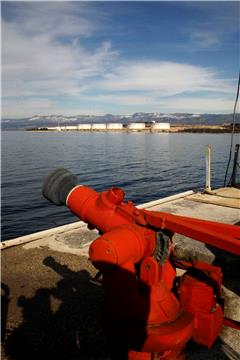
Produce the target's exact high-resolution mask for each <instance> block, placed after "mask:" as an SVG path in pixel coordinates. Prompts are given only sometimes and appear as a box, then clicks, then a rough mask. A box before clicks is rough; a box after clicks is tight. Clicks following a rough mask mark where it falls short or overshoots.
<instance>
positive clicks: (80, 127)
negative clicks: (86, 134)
mask: <svg viewBox="0 0 240 360" xmlns="http://www.w3.org/2000/svg"><path fill="white" fill-rule="evenodd" d="M78 130H91V124H78Z"/></svg>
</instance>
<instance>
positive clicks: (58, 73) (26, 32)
mask: <svg viewBox="0 0 240 360" xmlns="http://www.w3.org/2000/svg"><path fill="white" fill-rule="evenodd" d="M35 5H36V4H34V6H32V5H31V4H30V6H29V7H28V6H27V7H25V11H24V12H21V11H20V12H19V13H18V14H17V16H16V17H14V21H13V20H12V21H9V20H8V21H6V20H3V21H2V37H3V46H2V67H3V96H5V97H14V96H19V95H21V96H43V95H45V96H58V95H62V94H65V95H70V96H72V95H74V94H75V95H76V94H78V93H80V92H81V91H82V89H84V88H85V85H86V78H89V77H90V78H91V77H94V76H99V75H100V74H102V73H104V72H105V71H106V68H107V67H108V66H109V64H110V62H111V60H112V59H113V58H114V56H115V55H116V52H114V51H113V50H112V48H111V43H110V42H107V41H106V42H102V43H100V44H98V46H96V47H95V48H93V49H92V50H87V49H86V48H85V47H84V46H83V45H82V44H81V42H82V40H83V39H84V38H85V37H86V36H90V34H91V32H92V31H93V29H94V24H93V22H90V21H89V20H87V19H86V18H85V17H84V11H83V14H81V13H79V5H78V6H76V5H74V4H73V3H71V4H68V6H66V4H64V3H57V4H56V5H55V4H53V3H48V4H46V5H47V6H46V7H44V6H39V5H38V6H37V7H35ZM20 9H21V7H20ZM80 9H83V10H84V6H83V7H82V5H81V7H80ZM77 11H78V12H77Z"/></svg>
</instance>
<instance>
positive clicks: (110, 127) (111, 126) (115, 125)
mask: <svg viewBox="0 0 240 360" xmlns="http://www.w3.org/2000/svg"><path fill="white" fill-rule="evenodd" d="M122 129H123V124H120V123H109V124H107V130H122Z"/></svg>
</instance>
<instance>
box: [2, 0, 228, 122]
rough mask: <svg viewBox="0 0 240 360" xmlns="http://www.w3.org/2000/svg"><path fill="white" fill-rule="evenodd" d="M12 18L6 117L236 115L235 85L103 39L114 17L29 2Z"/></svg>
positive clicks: (79, 6) (82, 7)
mask: <svg viewBox="0 0 240 360" xmlns="http://www.w3.org/2000/svg"><path fill="white" fill-rule="evenodd" d="M8 14H9V16H8V17H6V16H5V17H3V21H2V38H3V45H2V69H3V72H2V80H3V85H2V93H3V101H2V112H3V117H23V116H32V115H33V114H40V115H41V114H42V115H46V114H50V113H63V114H69V115H71V114H81V113H104V112H106V113H107V112H112V113H129V112H134V111H167V112H175V111H186V112H187V111H189V112H194V111H196V112H231V110H232V101H231V97H232V95H233V93H234V86H233V85H234V82H233V80H232V79H226V78H223V77H222V76H221V74H219V73H218V71H216V70H214V69H212V68H208V67H205V66H196V65H192V64H191V63H181V62H174V61H162V60H161V59H159V58H158V59H139V58H136V59H132V58H131V59H127V58H123V56H122V54H121V51H120V50H119V49H118V48H117V46H116V45H114V44H112V42H111V37H110V36H109V38H107V37H105V38H104V39H100V40H98V39H97V34H98V31H99V30H100V29H101V26H103V25H102V23H103V22H104V21H107V19H106V18H105V17H104V14H101V13H99V12H98V11H96V9H95V8H94V7H90V8H89V7H88V6H87V3H73V2H71V3H66V2H63V3H57V4H55V3H53V2H52V3H47V4H44V3H25V5H24V6H23V5H22V4H20V5H19V6H17V7H16V8H15V10H14V8H13V7H10V9H9V10H8ZM192 37H193V38H194V37H195V39H197V40H198V42H200V43H201V42H204V43H205V44H207V46H211V45H214V44H215V43H218V41H219V39H218V38H216V37H214V36H213V34H210V33H207V32H205V33H199V34H197V33H193V34H192ZM96 39H97V40H96ZM88 44H91V46H89V45H88Z"/></svg>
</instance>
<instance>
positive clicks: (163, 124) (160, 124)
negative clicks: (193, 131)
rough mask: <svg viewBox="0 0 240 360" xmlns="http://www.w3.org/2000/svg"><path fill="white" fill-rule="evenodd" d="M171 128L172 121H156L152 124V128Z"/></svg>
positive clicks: (161, 129)
mask: <svg viewBox="0 0 240 360" xmlns="http://www.w3.org/2000/svg"><path fill="white" fill-rule="evenodd" d="M169 129H170V123H166V122H156V123H154V124H152V130H159V131H163V130H169Z"/></svg>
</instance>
